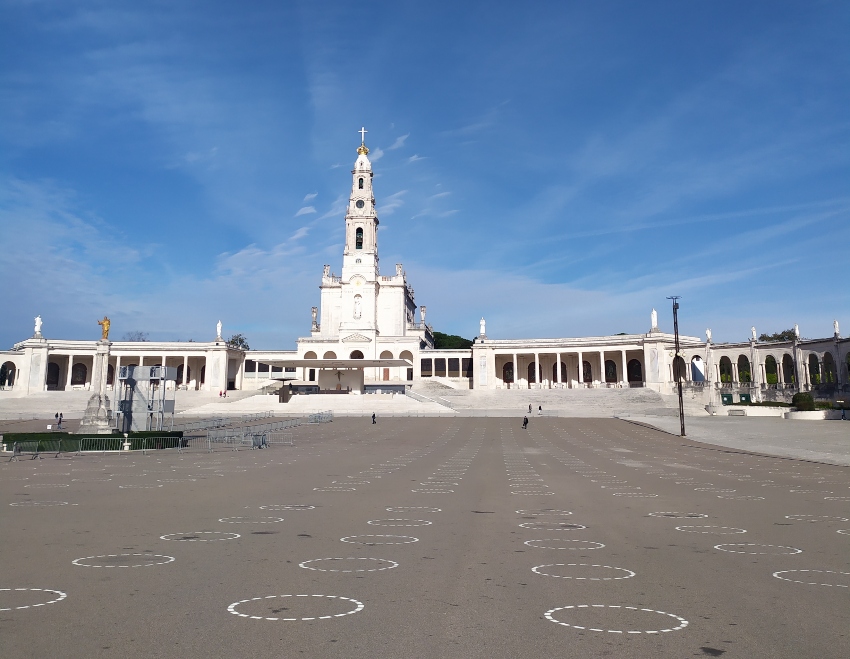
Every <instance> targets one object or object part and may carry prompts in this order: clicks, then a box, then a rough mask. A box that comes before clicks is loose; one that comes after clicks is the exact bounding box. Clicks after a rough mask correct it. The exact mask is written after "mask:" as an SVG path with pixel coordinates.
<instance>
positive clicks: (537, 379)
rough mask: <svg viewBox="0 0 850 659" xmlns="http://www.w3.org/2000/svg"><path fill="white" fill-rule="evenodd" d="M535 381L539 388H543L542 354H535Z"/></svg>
mask: <svg viewBox="0 0 850 659" xmlns="http://www.w3.org/2000/svg"><path fill="white" fill-rule="evenodd" d="M534 381H535V382H536V383H537V388H538V389H542V388H543V378H541V377H540V353H539V352H535V353H534Z"/></svg>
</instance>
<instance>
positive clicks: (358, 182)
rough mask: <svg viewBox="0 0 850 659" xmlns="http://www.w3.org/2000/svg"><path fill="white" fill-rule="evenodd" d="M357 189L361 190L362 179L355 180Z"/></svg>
mask: <svg viewBox="0 0 850 659" xmlns="http://www.w3.org/2000/svg"><path fill="white" fill-rule="evenodd" d="M357 187H358V188H359V189H360V190H362V189H363V178H362V177H361V178H359V179H357Z"/></svg>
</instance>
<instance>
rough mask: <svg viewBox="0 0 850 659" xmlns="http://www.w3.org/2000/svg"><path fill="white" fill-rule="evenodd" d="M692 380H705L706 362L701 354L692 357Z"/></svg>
mask: <svg viewBox="0 0 850 659" xmlns="http://www.w3.org/2000/svg"><path fill="white" fill-rule="evenodd" d="M691 381H692V382H705V362H704V361H703V360H702V357H700V356H699V355H694V356H693V357H692V358H691Z"/></svg>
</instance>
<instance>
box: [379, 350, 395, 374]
mask: <svg viewBox="0 0 850 659" xmlns="http://www.w3.org/2000/svg"><path fill="white" fill-rule="evenodd" d="M392 358H393V353H391V352H390V351H389V350H384V351H382V352H381V359H392ZM381 379H382V380H383V381H384V382H387V381H389V379H390V369H389V368H382V369H381Z"/></svg>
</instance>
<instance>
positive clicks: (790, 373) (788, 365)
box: [782, 352, 797, 383]
mask: <svg viewBox="0 0 850 659" xmlns="http://www.w3.org/2000/svg"><path fill="white" fill-rule="evenodd" d="M782 379H783V380H784V381H785V382H786V383H791V382H796V381H797V377H796V376H795V375H794V360H793V359H792V358H791V355H789V354H788V353H787V352H786V353H785V354H784V355H782Z"/></svg>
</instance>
